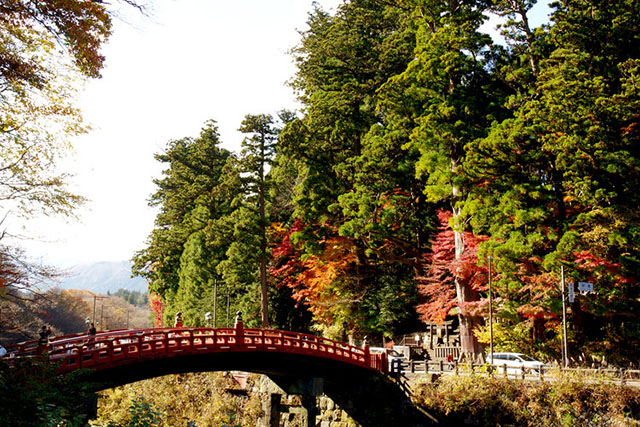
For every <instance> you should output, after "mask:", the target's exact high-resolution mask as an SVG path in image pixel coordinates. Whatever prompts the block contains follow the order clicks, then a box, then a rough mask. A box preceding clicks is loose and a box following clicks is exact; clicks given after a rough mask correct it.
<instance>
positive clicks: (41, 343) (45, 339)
mask: <svg viewBox="0 0 640 427" xmlns="http://www.w3.org/2000/svg"><path fill="white" fill-rule="evenodd" d="M39 335H40V337H39V338H38V350H37V354H42V353H44V352H45V351H46V349H47V347H48V346H49V335H51V328H48V327H47V325H42V329H40V333H39Z"/></svg>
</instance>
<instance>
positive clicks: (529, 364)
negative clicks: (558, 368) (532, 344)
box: [487, 353, 544, 375]
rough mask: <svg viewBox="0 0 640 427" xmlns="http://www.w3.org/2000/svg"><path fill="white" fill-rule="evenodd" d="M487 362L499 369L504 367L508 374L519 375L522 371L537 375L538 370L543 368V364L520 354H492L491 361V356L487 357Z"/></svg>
mask: <svg viewBox="0 0 640 427" xmlns="http://www.w3.org/2000/svg"><path fill="white" fill-rule="evenodd" d="M487 361H488V362H489V363H490V364H492V365H493V366H497V367H499V368H501V369H504V368H503V367H504V366H506V367H507V373H508V374H517V375H520V374H522V371H523V369H524V371H525V373H529V372H531V373H533V374H537V373H538V371H539V370H540V369H543V368H544V363H542V362H540V361H539V360H535V359H534V358H532V357H529V356H527V355H526V354H522V353H493V360H491V356H488V357H487Z"/></svg>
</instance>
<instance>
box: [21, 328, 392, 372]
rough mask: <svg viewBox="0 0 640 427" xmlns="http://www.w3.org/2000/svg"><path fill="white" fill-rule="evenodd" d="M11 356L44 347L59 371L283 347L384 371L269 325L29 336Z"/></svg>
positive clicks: (367, 358)
mask: <svg viewBox="0 0 640 427" xmlns="http://www.w3.org/2000/svg"><path fill="white" fill-rule="evenodd" d="M9 351H10V353H12V354H13V355H14V356H29V355H36V354H39V353H43V352H46V353H47V354H48V356H49V358H50V359H51V360H54V361H59V362H60V370H61V371H63V372H64V371H71V370H75V369H79V368H92V369H106V368H109V367H113V366H117V365H120V364H127V363H132V362H135V361H136V360H138V359H141V358H144V359H154V358H160V357H162V358H166V357H175V356H180V355H186V354H202V353H216V352H239V351H242V352H247V351H261V352H284V353H294V354H304V355H310V356H316V357H323V358H328V359H332V360H338V361H342V362H346V363H350V364H353V365H357V366H361V367H364V368H368V369H374V370H377V371H381V372H387V361H386V360H384V358H383V357H382V356H381V355H377V354H371V353H369V349H368V347H365V348H359V347H355V346H351V345H348V344H344V343H341V342H338V341H333V340H330V339H327V338H322V337H317V336H314V335H309V334H303V333H298V332H287V331H279V330H271V329H245V328H244V327H243V326H242V324H239V325H238V327H235V328H217V329H214V328H154V329H133V330H117V331H105V332H100V333H98V334H96V335H71V336H64V337H57V338H52V339H51V340H50V342H49V344H48V346H47V347H46V348H42V347H39V346H38V342H37V341H29V342H26V343H21V344H19V345H16V346H13V347H12V348H9Z"/></svg>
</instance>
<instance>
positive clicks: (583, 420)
mask: <svg viewBox="0 0 640 427" xmlns="http://www.w3.org/2000/svg"><path fill="white" fill-rule="evenodd" d="M415 392H416V394H415V399H416V403H417V404H418V405H420V406H422V407H424V408H425V410H427V411H428V412H430V413H433V414H438V416H439V418H440V419H442V420H445V422H446V423H451V424H453V425H455V424H467V425H518V426H574V425H575V426H578V425H579V426H614V425H616V426H617V425H629V424H637V423H638V422H640V390H637V389H635V388H630V387H626V386H621V385H614V384H604V383H599V384H585V383H582V382H576V381H568V380H561V381H558V382H541V383H538V382H526V381H512V380H508V379H504V378H498V377H494V378H482V377H474V376H469V377H453V376H446V377H443V378H442V379H440V380H439V381H437V382H435V383H433V384H421V385H420V386H419V387H417V388H416V389H415Z"/></svg>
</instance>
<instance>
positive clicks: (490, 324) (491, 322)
mask: <svg viewBox="0 0 640 427" xmlns="http://www.w3.org/2000/svg"><path fill="white" fill-rule="evenodd" d="M492 260H493V257H492V256H489V354H490V360H491V363H493V295H492V292H491V261H492Z"/></svg>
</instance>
